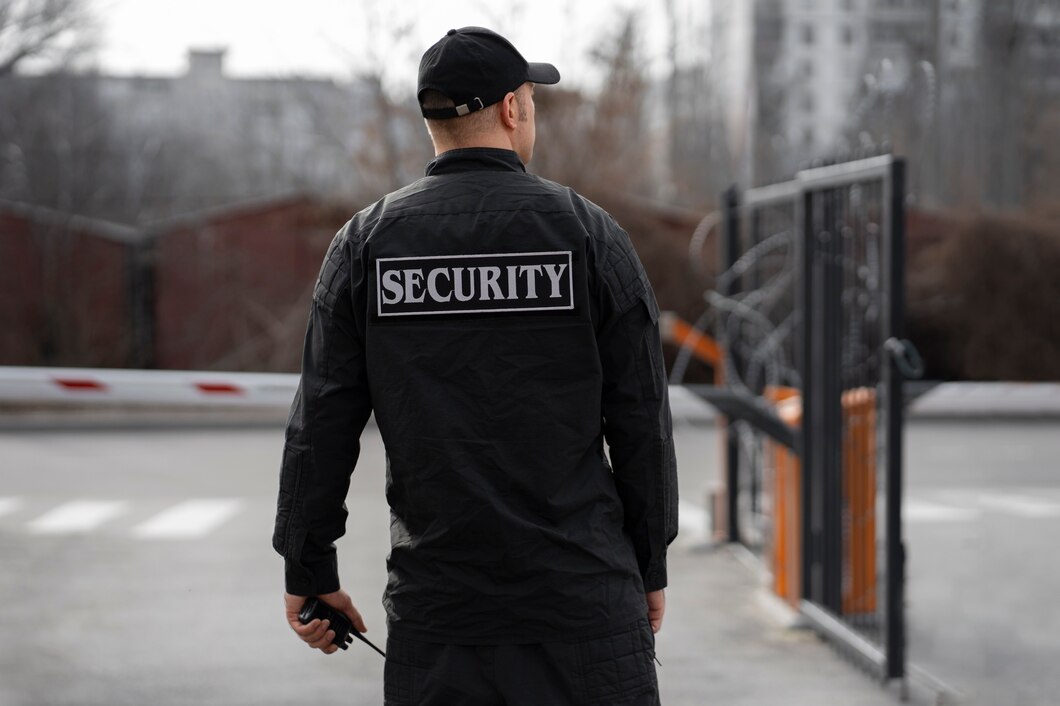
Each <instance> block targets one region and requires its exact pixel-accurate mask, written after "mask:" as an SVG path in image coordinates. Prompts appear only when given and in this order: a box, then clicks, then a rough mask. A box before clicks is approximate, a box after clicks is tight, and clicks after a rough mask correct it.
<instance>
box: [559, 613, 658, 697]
mask: <svg viewBox="0 0 1060 706" xmlns="http://www.w3.org/2000/svg"><path fill="white" fill-rule="evenodd" d="M576 648H577V655H578V675H577V676H578V686H579V691H580V694H579V696H580V700H579V703H581V704H586V705H587V706H589V705H592V706H598V705H601V704H615V703H621V702H622V701H624V700H627V699H630V698H632V697H634V696H637V695H640V694H645V693H649V692H652V691H654V690H656V689H657V685H656V677H655V665H654V663H653V662H652V659H653V657H654V655H655V646H654V638H653V636H652V634H651V626H650V625H649V624H648V621H647V620H640V621H637V622H636V623H634V624H633V625H632V626H630V627H629V628H628V629H626V630H623V631H621V632H617V633H614V634H612V635H608V636H606V637H602V638H596V639H592V640H584V641H582V642H579V643H577V645H576Z"/></svg>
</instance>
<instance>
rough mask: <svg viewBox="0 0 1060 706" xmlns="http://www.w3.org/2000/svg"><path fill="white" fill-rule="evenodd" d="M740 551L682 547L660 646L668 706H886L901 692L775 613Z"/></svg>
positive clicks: (675, 556)
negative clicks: (883, 684) (862, 670)
mask: <svg viewBox="0 0 1060 706" xmlns="http://www.w3.org/2000/svg"><path fill="white" fill-rule="evenodd" d="M741 551H743V550H740V549H731V548H727V547H721V548H716V549H713V550H708V551H704V550H702V549H697V548H695V547H688V546H680V545H679V546H678V547H676V549H675V550H674V551H673V552H672V555H671V559H670V585H671V587H670V588H669V589H668V590H667V617H666V623H665V625H664V627H663V631H662V632H661V633H659V636H658V639H657V651H658V654H659V659H660V661H661V662H662V667H659V668H658V671H659V679H660V688H661V690H662V696H663V699H662V703H663V704H664V706H712V705H714V704H717V705H718V706H779V705H783V706H804V705H805V706H831V705H833V704H834V705H836V706H877V705H878V706H883V705H884V704H888V705H893V704H897V703H899V699H898V697H897V695H896V693H895V692H894V691H891V690H889V689H886V688H884V687H883V686H882V685H881V684H879V683H878V682H876V681H874V680H873V679H871V678H870V677H869V676H867V675H866V674H864V673H863V672H861V671H859V670H858V669H857V668H856V667H854V666H853V665H851V664H850V663H848V662H846V661H844V660H843V659H842V658H841V657H840V656H839V654H838V653H837V652H835V651H834V650H833V649H832V648H831V647H829V646H828V645H826V644H825V643H823V642H822V641H820V640H819V639H818V638H817V637H816V636H815V634H813V633H812V632H810V631H808V630H804V629H798V628H795V627H792V626H791V624H790V621H789V620H788V619H787V618H786V616H785V615H784V613H783V612H782V611H780V610H777V609H776V608H774V607H773V606H774V604H773V603H772V600H773V599H772V598H770V597H769V596H768V595H767V594H766V592H765V590H764V588H763V587H762V581H761V576H760V573H759V572H758V570H757V569H756V568H754V566H753V565H751V564H749V563H748V562H746V561H744V560H741V558H740V552H741Z"/></svg>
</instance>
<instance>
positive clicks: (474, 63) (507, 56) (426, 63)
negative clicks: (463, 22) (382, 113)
mask: <svg viewBox="0 0 1060 706" xmlns="http://www.w3.org/2000/svg"><path fill="white" fill-rule="evenodd" d="M527 81H529V82H531V83H557V82H559V71H558V70H556V67H555V66H553V65H552V64H531V63H529V62H528V61H527V60H526V59H524V58H523V55H522V54H520V53H519V51H518V50H517V49H516V48H515V47H513V46H512V43H511V42H509V41H508V40H507V39H505V38H504V37H502V36H501V35H499V34H497V33H496V32H493V31H491V30H488V29H485V28H484V27H464V28H463V29H451V30H449V31H448V32H447V33H446V35H445V36H444V37H442V38H441V39H440V40H438V42H437V43H435V45H434V46H432V47H431V48H430V49H428V50H427V51H426V52H424V54H423V58H422V59H420V79H419V88H418V89H417V91H416V95H417V97H418V98H419V101H420V112H421V113H422V114H423V117H425V118H428V119H431V120H445V119H447V118H456V117H459V116H461V115H467V114H468V113H473V112H475V111H476V110H482V109H483V108H485V107H486V106H489V105H493V104H494V103H496V102H497V101H499V100H501V99H502V98H504V96H506V95H508V93H509V92H510V91H514V90H515V89H517V88H519V86H521V85H523V84H524V83H526V82H527ZM427 90H435V91H438V92H439V93H441V94H442V95H444V96H445V97H446V98H449V99H451V100H452V101H453V103H454V104H455V106H456V107H455V108H424V107H423V92H424V91H427Z"/></svg>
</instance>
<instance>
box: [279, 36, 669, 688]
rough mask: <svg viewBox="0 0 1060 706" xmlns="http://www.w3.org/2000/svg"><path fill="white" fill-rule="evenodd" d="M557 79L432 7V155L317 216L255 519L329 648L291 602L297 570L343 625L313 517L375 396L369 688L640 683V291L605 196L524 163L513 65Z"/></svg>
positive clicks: (650, 588)
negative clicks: (387, 534)
mask: <svg viewBox="0 0 1060 706" xmlns="http://www.w3.org/2000/svg"><path fill="white" fill-rule="evenodd" d="M558 81H559V72H558V71H557V70H556V69H555V67H553V66H552V65H550V64H533V63H528V62H527V61H526V60H525V59H523V57H522V56H521V55H520V54H519V52H518V51H517V50H516V49H515V47H513V46H512V45H511V44H510V43H509V42H508V41H507V40H505V39H504V38H503V37H501V36H500V35H498V34H495V33H493V32H491V31H489V30H486V29H482V28H478V27H466V28H464V29H460V30H450V31H449V33H448V34H447V35H446V36H445V37H443V38H442V39H441V40H440V41H438V42H437V43H436V44H435V45H434V46H432V47H431V48H430V49H428V50H427V52H426V53H425V54H424V56H423V59H422V61H421V63H420V71H419V101H420V106H421V111H422V114H423V116H424V118H425V119H426V123H427V127H428V130H429V132H430V134H431V138H432V140H433V142H434V145H435V150H436V154H437V157H436V158H435V159H434V160H433V161H432V162H430V163H429V164H428V166H427V172H426V176H425V177H424V178H423V179H420V180H419V181H416V182H415V183H413V184H411V185H409V186H407V187H405V188H403V189H400V190H398V191H396V192H394V193H391V194H389V195H387V196H386V197H384V198H383V199H382V200H380V201H378V202H377V203H375V204H373V205H372V206H370V207H368V208H366V209H365V210H363V211H361V212H360V213H358V214H357V215H356V216H354V217H353V219H352V220H350V222H349V223H347V224H346V225H345V226H344V227H343V228H342V230H340V231H339V233H338V235H337V236H336V237H335V239H334V241H333V242H332V244H331V247H330V249H329V250H328V253H327V256H326V258H325V260H324V264H323V267H322V268H321V271H320V276H319V279H318V281H317V284H316V287H315V291H314V295H313V304H312V309H311V315H310V320H309V328H308V332H307V334H306V339H305V350H304V355H303V362H302V378H301V383H300V386H299V389H298V393H297V396H296V398H295V401H294V405H293V407H292V410H291V415H290V420H289V425H288V429H287V437H286V444H285V447H284V453H283V461H282V470H281V476H280V493H279V507H278V512H277V518H276V528H275V535H274V540H273V542H274V546H275V548H276V550H277V551H278V552H280V553H281V554H282V555H283V556H284V558H285V560H286V584H287V596H286V600H287V612H288V620H289V621H290V623H291V626H292V627H293V628H294V630H295V631H296V632H297V633H298V634H299V635H300V636H301V637H302V639H303V640H305V641H306V642H308V643H309V644H310V645H312V646H314V647H318V648H320V649H322V650H323V651H324V652H328V653H330V652H333V651H334V650H335V649H336V648H335V646H334V645H333V644H331V639H332V637H333V636H334V633H333V632H332V631H331V630H329V629H328V625H327V623H325V622H321V621H313V622H311V623H309V624H308V625H301V624H300V623H299V622H298V620H297V613H298V610H299V609H300V608H301V606H302V603H303V602H304V600H305V597H306V596H313V595H319V596H320V597H321V598H322V599H323V600H324V601H325V602H326V603H328V604H330V605H332V606H333V607H335V608H338V609H339V610H341V611H343V612H345V613H346V614H347V615H348V616H349V617H350V618H351V620H352V621H353V622H354V625H355V627H356V628H357V629H358V630H360V631H362V632H363V631H364V630H365V627H364V623H363V621H362V620H361V617H360V615H359V614H358V613H357V610H356V609H355V608H354V606H353V603H352V602H351V599H350V597H349V595H347V594H346V593H345V592H344V591H342V590H341V589H340V588H339V578H338V570H337V565H336V557H335V546H334V544H333V542H334V541H335V540H336V539H337V538H338V537H340V536H341V535H342V534H343V532H344V524H345V519H346V511H345V505H344V499H345V496H346V493H347V490H348V488H349V478H350V473H351V472H352V470H353V467H354V465H355V463H356V460H357V456H358V451H359V444H358V437H359V435H360V433H361V431H362V430H363V428H364V426H365V424H366V422H367V421H368V417H369V415H370V414H371V413H372V412H373V411H374V412H375V416H376V421H377V423H378V426H379V431H380V433H381V435H382V439H383V442H384V444H385V446H386V450H387V459H388V464H387V479H386V497H387V500H388V502H389V504H390V508H391V517H392V519H391V543H392V547H391V553H390V556H389V559H388V569H389V580H388V583H387V589H386V594H385V597H384V605H385V608H386V611H387V615H388V621H387V622H388V630H389V637H388V640H387V661H386V667H385V672H384V691H385V699H386V704H388V705H394V706H397V705H398V704H415V705H416V706H430V705H438V706H441V705H444V706H461V705H464V704H467V705H472V704H474V705H481V706H487V705H493V704H497V705H500V704H508V705H513V706H515V705H519V706H544V705H548V706H563V705H566V704H570V705H575V704H577V705H581V704H608V705H609V706H616V705H619V704H628V705H630V706H640V705H642V704H643V705H648V704H657V703H658V687H657V681H656V674H655V666H654V663H653V658H654V656H655V655H654V635H653V633H654V632H656V631H658V629H659V627H660V626H661V624H662V617H663V610H664V594H663V588H664V587H665V586H666V548H667V545H668V544H669V543H670V542H671V541H672V540H673V538H674V537H675V535H676V533H677V479H676V467H675V461H674V449H673V441H672V431H671V420H670V410H669V402H668V399H667V390H666V379H665V371H664V369H663V364H662V355H661V347H660V342H659V331H658V316H659V310H658V306H657V305H656V302H655V297H654V294H653V292H652V290H651V286H650V285H649V283H648V280H647V278H646V276H645V274H644V270H643V267H642V266H641V263H640V261H639V260H638V258H637V255H636V253H635V252H634V250H633V248H632V246H631V245H630V241H629V238H628V236H627V235H626V233H625V232H624V231H623V230H622V229H621V228H619V226H618V225H617V224H616V223H615V222H614V221H613V220H612V219H611V217H610V216H609V215H608V214H607V213H605V212H604V211H603V210H601V209H600V208H599V207H597V206H596V205H594V204H593V203H591V202H589V201H587V200H586V199H584V198H582V197H580V196H579V195H578V194H576V193H575V192H574V191H573V190H571V189H569V188H566V187H563V186H560V185H559V184H556V183H553V182H550V181H547V180H545V179H541V178H539V177H536V176H533V175H531V174H528V173H527V172H526V169H525V168H524V166H523V165H524V164H525V163H526V162H528V161H529V160H530V157H531V155H532V153H533V148H534V139H535V133H534V100H533V92H534V85H535V84H554V83H556V82H558ZM605 441H606V443H607V446H608V451H607V452H605V450H604V443H605Z"/></svg>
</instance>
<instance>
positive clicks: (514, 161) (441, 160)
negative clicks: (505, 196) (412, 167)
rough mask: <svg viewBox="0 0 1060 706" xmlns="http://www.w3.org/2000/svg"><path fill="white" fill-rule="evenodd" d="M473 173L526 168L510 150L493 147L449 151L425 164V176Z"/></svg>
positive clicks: (521, 170)
mask: <svg viewBox="0 0 1060 706" xmlns="http://www.w3.org/2000/svg"><path fill="white" fill-rule="evenodd" d="M475 171H489V172H525V171H526V167H524V166H523V163H522V162H521V161H520V160H519V155H517V154H516V153H515V152H513V151H512V150H502V149H497V148H494V147H467V148H464V149H458V150H449V151H448V152H443V153H441V154H440V155H438V156H437V157H435V158H434V159H432V160H431V161H430V162H428V163H427V176H437V175H439V174H458V173H460V172H475Z"/></svg>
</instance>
